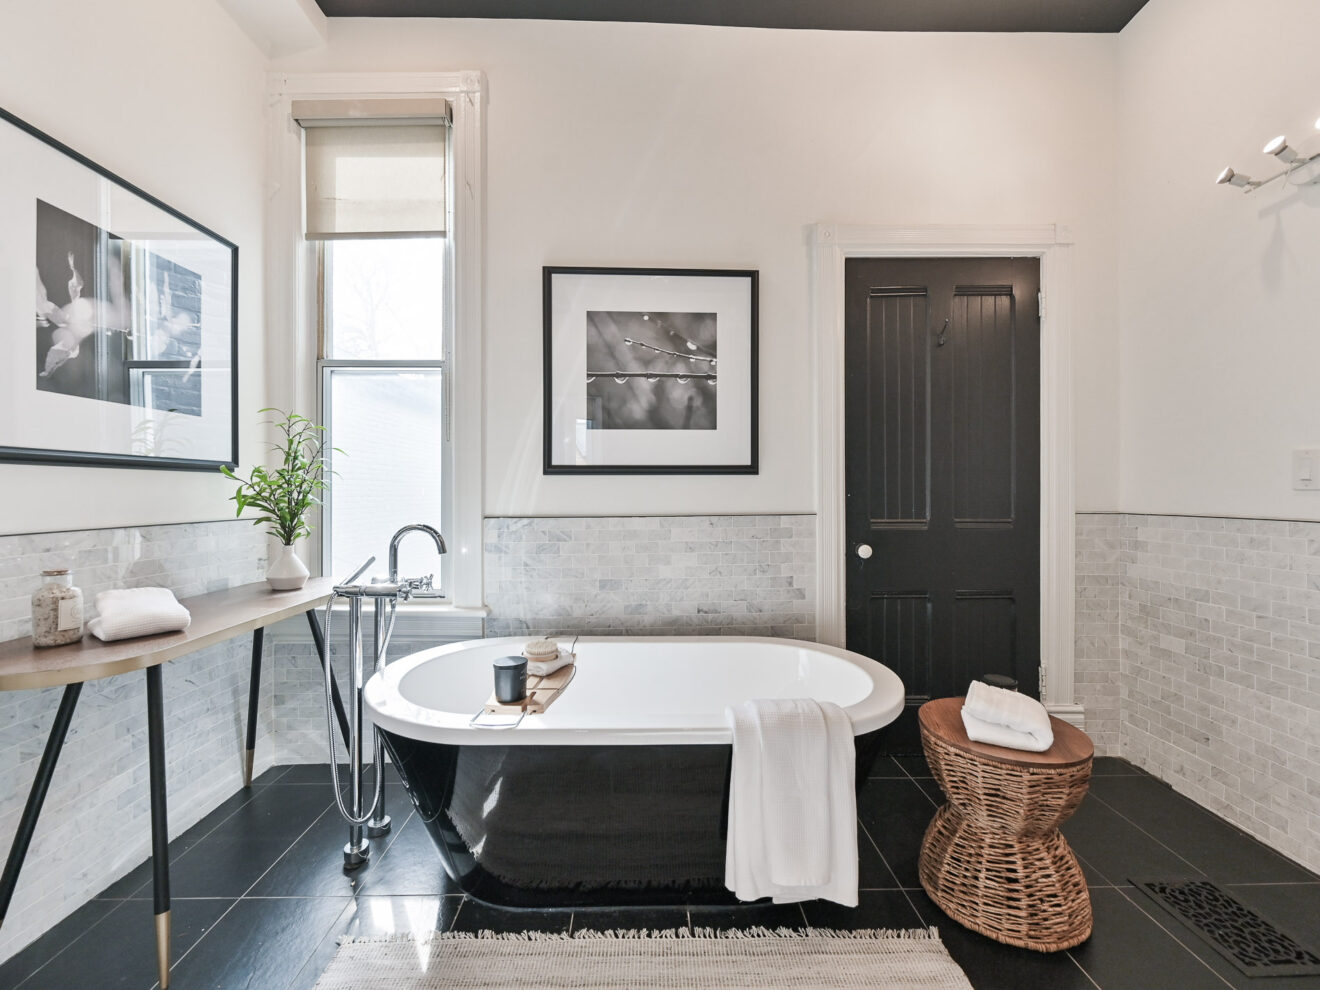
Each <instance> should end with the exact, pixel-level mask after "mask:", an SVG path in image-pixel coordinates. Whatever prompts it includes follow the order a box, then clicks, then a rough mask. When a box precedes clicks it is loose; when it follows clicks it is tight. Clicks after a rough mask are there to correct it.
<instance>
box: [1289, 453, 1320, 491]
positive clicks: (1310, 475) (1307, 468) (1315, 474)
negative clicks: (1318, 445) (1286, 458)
mask: <svg viewBox="0 0 1320 990" xmlns="http://www.w3.org/2000/svg"><path fill="white" fill-rule="evenodd" d="M1292 482H1293V484H1292V486H1293V491H1295V492H1311V491H1316V490H1320V450H1294V451H1293V455H1292Z"/></svg>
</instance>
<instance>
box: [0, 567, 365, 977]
mask: <svg viewBox="0 0 1320 990" xmlns="http://www.w3.org/2000/svg"><path fill="white" fill-rule="evenodd" d="M333 586H334V581H333V580H331V579H330V578H313V579H312V580H310V581H308V582H307V584H306V585H304V586H303V587H302V588H301V589H299V590H297V591H271V590H270V587H269V586H268V585H267V584H266V583H265V582H264V581H263V582H260V583H257V584H245V585H242V586H241V587H237V588H230V589H228V590H227V591H216V592H213V593H211V594H207V595H200V596H198V597H196V598H188V599H185V600H184V602H183V604H184V606H185V607H186V608H187V609H188V611H189V612H190V613H192V623H191V624H190V625H189V626H188V629H187V630H186V631H184V632H179V633H163V634H161V635H159V636H144V637H140V638H137V639H123V640H118V641H116V642H113V643H102V642H101V641H100V640H98V639H96V638H94V637H93V636H92V635H91V634H90V633H89V634H88V635H87V636H85V637H84V638H83V639H82V640H80V641H79V642H77V643H70V644H69V645H67V646H55V647H48V648H44V649H41V648H37V647H34V646H33V645H32V640H31V639H17V640H12V641H10V642H7V643H0V691H25V690H31V689H34V688H48V687H63V688H64V696H63V697H62V698H61V699H60V706H59V709H58V711H57V712H56V713H55V721H54V723H53V724H52V725H51V727H50V735H49V737H48V738H47V740H46V748H45V751H44V752H43V753H42V756H41V762H40V763H39V764H38V766H37V773H36V778H35V779H34V780H33V782H32V789H31V791H30V792H29V793H28V799H27V804H26V805H25V806H24V808H23V814H22V817H20V818H19V822H18V831H17V832H16V833H15V835H14V841H13V844H12V846H11V847H10V850H9V859H8V860H7V861H6V863H5V868H4V873H3V875H0V925H2V924H4V918H5V914H6V913H7V912H8V909H9V902H10V900H11V899H12V898H13V896H14V888H15V887H16V886H17V885H18V874H19V871H20V870H22V868H23V860H24V858H25V857H26V856H27V851H28V845H29V844H30V843H31V841H32V834H33V832H34V831H35V830H36V827H37V817H38V816H39V815H40V814H41V805H42V803H43V802H44V801H45V799H46V791H47V790H48V789H49V787H50V781H51V777H52V776H53V774H54V773H55V764H56V762H57V761H58V760H59V756H60V749H61V748H62V747H63V745H64V738H65V736H66V735H67V734H68V731H69V723H70V721H72V719H73V710H74V708H75V707H76V706H77V704H78V695H79V694H80V693H81V691H82V686H83V684H85V683H86V682H87V681H94V680H99V679H100V678H102V677H113V676H115V675H117V674H128V673H132V672H134V671H138V670H145V671H146V678H147V762H148V764H149V767H150V777H151V780H150V789H151V864H152V880H153V884H152V886H153V894H154V902H155V915H156V962H157V966H158V967H159V972H160V986H161V990H167V988H168V987H169V985H170V876H169V824H168V819H167V814H166V804H165V714H164V697H163V691H162V689H161V672H160V668H161V665H162V664H163V663H165V662H166V661H167V660H174V659H176V658H178V657H182V656H185V655H187V654H190V653H194V652H196V651H197V650H200V649H202V648H204V647H207V646H212V645H214V644H216V643H219V642H222V641H223V640H226V639H230V638H232V637H234V636H238V635H241V634H243V633H247V632H250V633H252V670H251V684H250V687H249V695H248V717H247V750H246V753H245V754H244V765H243V784H244V786H245V787H246V786H248V785H250V784H251V783H252V756H253V750H254V748H255V746H256V738H257V705H258V701H259V698H260V694H259V690H260V686H259V682H260V679H261V653H262V646H263V637H264V633H265V628H266V626H268V625H271V624H273V623H276V622H279V621H281V620H282V619H287V618H291V617H292V616H295V615H302V614H305V615H306V616H307V621H308V623H309V625H310V626H311V629H312V639H313V641H314V642H315V643H316V651H317V655H318V656H319V657H320V660H321V664H322V666H324V665H325V663H326V651H325V638H324V635H323V633H322V630H321V626H320V623H319V622H318V621H317V619H316V613H315V611H314V610H315V609H316V608H317V607H318V606H320V605H324V604H325V603H326V602H327V601H329V600H330V594H331V589H332V588H333ZM334 703H335V714H336V715H337V716H338V719H339V728H340V731H341V732H342V733H343V734H344V736H345V738H347V736H348V719H347V717H346V715H345V712H344V707H343V703H342V701H341V700H340V696H339V691H338V685H335V687H334Z"/></svg>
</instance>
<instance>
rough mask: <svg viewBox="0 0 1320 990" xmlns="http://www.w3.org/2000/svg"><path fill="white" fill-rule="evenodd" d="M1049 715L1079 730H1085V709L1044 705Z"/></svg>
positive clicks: (1078, 706) (1073, 706)
mask: <svg viewBox="0 0 1320 990" xmlns="http://www.w3.org/2000/svg"><path fill="white" fill-rule="evenodd" d="M1045 707H1046V708H1047V709H1048V710H1049V713H1050V714H1051V715H1053V716H1054V717H1055V718H1057V719H1061V720H1063V721H1064V722H1067V723H1068V724H1069V725H1073V726H1076V727H1077V728H1079V729H1085V728H1086V709H1085V708H1083V707H1082V706H1081V705H1046V706H1045Z"/></svg>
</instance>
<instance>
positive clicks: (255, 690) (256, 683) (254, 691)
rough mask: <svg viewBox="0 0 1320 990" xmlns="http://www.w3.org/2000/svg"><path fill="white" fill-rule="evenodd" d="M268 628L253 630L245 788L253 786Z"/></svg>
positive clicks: (244, 776)
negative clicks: (262, 669) (262, 652)
mask: <svg viewBox="0 0 1320 990" xmlns="http://www.w3.org/2000/svg"><path fill="white" fill-rule="evenodd" d="M265 639H266V627H265V626H259V627H258V628H256V629H253V630H252V682H251V683H250V684H249V685H248V723H247V752H246V753H245V754H244V756H243V786H244V787H251V786H252V761H253V756H254V754H255V752H256V749H257V709H258V707H259V706H260V705H261V647H262V644H263V643H264V642H265Z"/></svg>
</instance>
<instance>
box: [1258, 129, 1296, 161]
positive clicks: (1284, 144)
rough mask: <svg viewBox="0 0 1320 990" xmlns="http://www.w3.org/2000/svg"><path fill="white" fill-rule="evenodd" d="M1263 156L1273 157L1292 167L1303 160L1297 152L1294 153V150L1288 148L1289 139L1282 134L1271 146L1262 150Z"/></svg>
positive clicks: (1268, 145)
mask: <svg viewBox="0 0 1320 990" xmlns="http://www.w3.org/2000/svg"><path fill="white" fill-rule="evenodd" d="M1261 154H1264V155H1273V156H1274V157H1275V158H1277V159H1278V160H1279V161H1281V162H1283V164H1285V165H1291V164H1292V163H1293V162H1295V161H1297V160H1298V159H1299V158H1301V155H1299V154H1297V152H1295V151H1293V150H1292V148H1290V147H1288V139H1287V138H1286V137H1284V136H1283V135H1282V134H1280V135H1279V136H1278V137H1276V138H1275V139H1274V140H1273V141H1271V142H1270V143H1269V144H1267V145H1265V147H1264V148H1262V149H1261Z"/></svg>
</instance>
